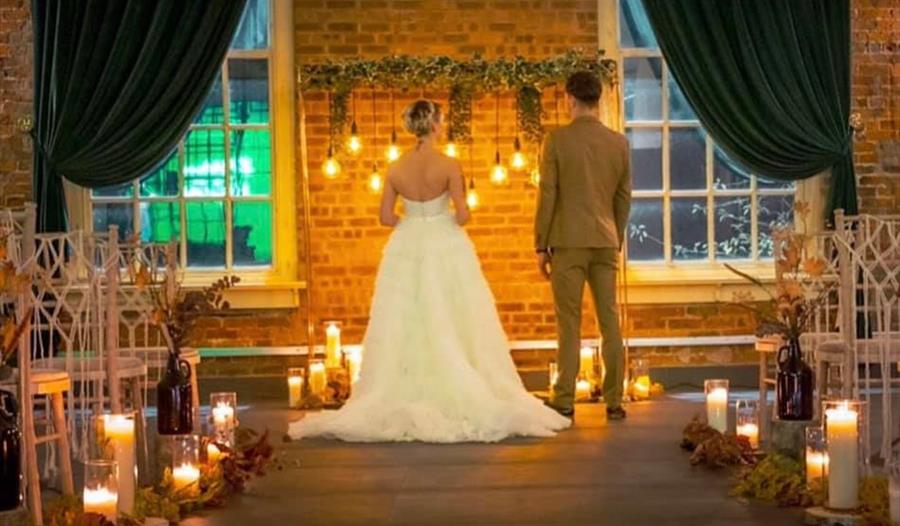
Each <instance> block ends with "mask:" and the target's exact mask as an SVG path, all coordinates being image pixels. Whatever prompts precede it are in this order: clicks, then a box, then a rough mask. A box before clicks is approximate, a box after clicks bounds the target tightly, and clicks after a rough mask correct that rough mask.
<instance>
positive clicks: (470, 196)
mask: <svg viewBox="0 0 900 526" xmlns="http://www.w3.org/2000/svg"><path fill="white" fill-rule="evenodd" d="M466 204H467V205H469V210H475V209H476V208H478V192H476V191H475V189H474V188H470V189H469V191H468V192H467V193H466Z"/></svg>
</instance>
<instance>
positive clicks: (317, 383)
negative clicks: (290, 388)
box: [309, 361, 328, 397]
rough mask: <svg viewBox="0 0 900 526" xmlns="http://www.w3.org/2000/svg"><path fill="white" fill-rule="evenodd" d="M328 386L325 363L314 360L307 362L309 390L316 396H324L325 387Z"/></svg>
mask: <svg viewBox="0 0 900 526" xmlns="http://www.w3.org/2000/svg"><path fill="white" fill-rule="evenodd" d="M327 386H328V375H327V374H326V369H325V363H324V362H321V361H316V362H313V363H311V364H309V390H310V392H311V393H312V394H314V395H317V396H320V397H321V396H325V388H326V387H327Z"/></svg>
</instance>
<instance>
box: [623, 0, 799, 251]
mask: <svg viewBox="0 0 900 526" xmlns="http://www.w3.org/2000/svg"><path fill="white" fill-rule="evenodd" d="M613 1H614V4H615V9H616V11H615V13H616V16H615V20H616V23H615V26H616V28H615V41H616V49H617V52H618V57H619V64H620V67H619V68H618V72H617V73H618V82H619V86H620V87H621V88H620V89H621V90H622V93H621V96H620V97H619V101H618V102H619V108H618V111H619V112H620V115H621V120H622V131H623V133H627V132H628V130H630V129H636V130H641V129H644V130H654V131H656V130H659V132H660V135H661V144H660V148H661V150H660V155H661V156H662V159H661V174H660V175H661V189H659V190H633V192H632V198H633V201H637V200H641V199H646V200H661V201H662V215H663V217H662V224H663V258H662V259H658V260H640V259H632V258H629V262H630V264H631V265H639V266H648V267H649V266H661V265H662V266H670V267H671V266H698V265H704V264H705V265H707V266H709V265H715V264H717V263H720V262H728V263H733V264H738V265H747V264H750V265H753V264H761V263H766V262H770V261H771V260H772V258H771V257H769V256H765V257H760V255H759V240H760V236H759V200H760V198H761V197H767V196H773V197H774V196H792V197H794V198H795V199H796V193H797V190H796V185H795V187H794V188H789V189H788V188H785V189H782V188H760V186H759V178H758V177H757V176H756V175H755V174H754V175H752V176H751V178H750V184H749V185H748V186H747V188H734V189H716V188H715V185H714V182H715V149H716V146H715V142H714V141H713V139H712V137H711V136H710V135H709V133H707V132H706V131H705V130H704V128H703V125H702V124H701V123H700V121H699V120H680V119H672V118H671V116H670V109H671V107H670V92H671V90H670V87H669V82H670V78H669V75H670V72H669V66H668V64H667V63H666V61H665V58H664V57H663V56H662V51H661V50H660V49H659V48H658V47H656V48H649V47H648V48H634V47H623V46H622V45H621V44H620V42H621V39H620V32H621V28H620V27H619V22H618V21H619V19H620V18H619V16H620V14H619V12H618V10H619V8H620V7H619V6H620V5H621V4H620V2H619V1H618V0H613ZM632 58H638V59H640V58H658V59H659V61H660V65H661V76H660V97H661V98H660V104H661V106H660V112H661V114H660V119H659V120H633V121H629V120H628V119H627V115H626V112H625V96H624V95H625V93H624V89H625V67H624V64H625V61H626V60H628V59H632ZM679 128H680V129H697V130H700V131H701V132H702V133H703V135H704V147H705V149H704V153H705V158H704V165H705V180H706V186H705V188H703V189H672V172H671V153H672V149H671V133H670V132H671V130H672V129H679ZM717 197H718V198H720V197H736V198H748V199H749V200H750V244H751V246H750V256H749V257H740V258H722V257H721V256H717V252H718V249H717V245H716V236H715V230H716V208H715V203H716V198H717ZM678 198H694V199H698V198H702V199H704V200H705V203H706V211H707V213H706V242H707V247H706V248H707V254H706V257H704V258H697V259H675V258H674V257H673V245H672V225H673V218H672V200H673V199H678ZM629 228H630V222H629ZM627 238H629V236H628V235H626V249H627V244H628V240H627Z"/></svg>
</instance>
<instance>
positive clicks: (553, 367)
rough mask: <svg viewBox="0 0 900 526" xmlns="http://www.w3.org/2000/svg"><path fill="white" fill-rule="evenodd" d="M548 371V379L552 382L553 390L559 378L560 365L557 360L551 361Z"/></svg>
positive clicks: (551, 388) (551, 387)
mask: <svg viewBox="0 0 900 526" xmlns="http://www.w3.org/2000/svg"><path fill="white" fill-rule="evenodd" d="M547 372H548V374H549V378H547V380H548V381H549V382H550V390H551V391H552V390H553V386H554V385H556V380H557V379H558V378H559V365H557V364H556V362H550V364H549V365H548V366H547Z"/></svg>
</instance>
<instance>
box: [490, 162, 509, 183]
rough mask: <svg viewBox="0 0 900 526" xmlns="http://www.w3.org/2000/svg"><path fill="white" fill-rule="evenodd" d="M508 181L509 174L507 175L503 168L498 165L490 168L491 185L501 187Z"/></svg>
mask: <svg viewBox="0 0 900 526" xmlns="http://www.w3.org/2000/svg"><path fill="white" fill-rule="evenodd" d="M508 180H509V174H508V173H507V171H506V167H505V166H503V165H502V164H499V163H498V164H495V165H494V167H493V168H491V183H493V184H496V185H501V184H506V182H507V181H508Z"/></svg>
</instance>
